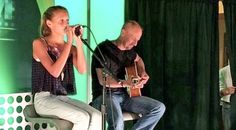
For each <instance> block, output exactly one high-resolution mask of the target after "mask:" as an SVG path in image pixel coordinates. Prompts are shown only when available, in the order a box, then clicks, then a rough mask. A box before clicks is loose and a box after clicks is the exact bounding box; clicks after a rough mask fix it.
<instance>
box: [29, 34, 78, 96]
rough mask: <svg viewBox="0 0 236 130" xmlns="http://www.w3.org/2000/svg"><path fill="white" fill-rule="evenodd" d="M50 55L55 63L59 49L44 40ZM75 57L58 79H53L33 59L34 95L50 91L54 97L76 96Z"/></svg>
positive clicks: (66, 65) (68, 61) (70, 59)
mask: <svg viewBox="0 0 236 130" xmlns="http://www.w3.org/2000/svg"><path fill="white" fill-rule="evenodd" d="M41 39H42V40H44V41H45V44H46V46H47V48H48V54H49V56H50V57H51V59H52V60H53V61H54V62H55V61H56V60H57V58H58V56H59V51H58V50H57V48H55V47H52V46H50V45H49V44H48V43H47V41H46V40H45V39H44V38H41ZM72 59H73V56H72V55H70V56H69V57H68V59H67V62H66V64H65V66H64V68H63V71H62V73H61V75H60V76H59V77H58V78H55V77H53V76H52V75H51V74H50V73H49V72H48V71H47V70H46V69H45V68H44V66H43V65H42V64H41V62H38V61H36V60H35V59H34V58H32V93H33V94H35V93H38V92H41V91H48V92H50V93H51V94H53V95H67V94H76V88H75V78H74V71H73V62H72V61H73V60H72Z"/></svg>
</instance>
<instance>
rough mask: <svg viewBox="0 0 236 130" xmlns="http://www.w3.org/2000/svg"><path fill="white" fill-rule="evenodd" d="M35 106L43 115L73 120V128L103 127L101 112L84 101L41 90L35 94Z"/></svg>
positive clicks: (88, 129) (91, 128) (93, 129)
mask: <svg viewBox="0 0 236 130" xmlns="http://www.w3.org/2000/svg"><path fill="white" fill-rule="evenodd" d="M34 106H35V110H36V112H37V113H38V114H39V115H41V116H56V117H59V118H61V119H65V120H68V121H70V122H72V123H73V124H74V126H73V128H72V130H101V129H102V128H101V127H102V117H101V113H100V112H99V111H98V110H96V109H95V108H93V107H91V106H89V105H88V104H86V103H84V102H82V101H79V100H75V99H72V98H69V97H67V96H55V95H51V94H50V93H49V92H40V93H36V94H35V97H34Z"/></svg>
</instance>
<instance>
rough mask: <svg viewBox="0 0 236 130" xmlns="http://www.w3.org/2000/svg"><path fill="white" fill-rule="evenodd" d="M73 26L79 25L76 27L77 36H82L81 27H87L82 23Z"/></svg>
mask: <svg viewBox="0 0 236 130" xmlns="http://www.w3.org/2000/svg"><path fill="white" fill-rule="evenodd" d="M73 26H77V27H76V28H75V35H76V36H80V35H81V32H80V29H81V28H84V27H86V25H80V24H77V25H73Z"/></svg>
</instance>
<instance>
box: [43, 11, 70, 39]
mask: <svg viewBox="0 0 236 130" xmlns="http://www.w3.org/2000/svg"><path fill="white" fill-rule="evenodd" d="M47 25H48V27H49V28H50V29H51V31H52V33H56V34H61V35H64V34H65V29H66V27H67V26H68V25H69V16H68V13H67V11H65V10H58V11H55V12H54V13H53V16H52V19H51V20H47Z"/></svg>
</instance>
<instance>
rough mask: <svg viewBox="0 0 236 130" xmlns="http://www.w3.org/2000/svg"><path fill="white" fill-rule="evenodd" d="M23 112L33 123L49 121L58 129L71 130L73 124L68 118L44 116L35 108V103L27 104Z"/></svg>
mask: <svg viewBox="0 0 236 130" xmlns="http://www.w3.org/2000/svg"><path fill="white" fill-rule="evenodd" d="M23 114H24V116H25V119H26V120H27V121H29V122H32V123H39V124H42V123H49V124H53V125H54V126H55V127H56V129H57V130H71V129H72V127H73V124H72V123H71V122H69V121H67V120H63V119H59V118H50V117H42V116H40V115H38V114H37V113H36V111H35V109H34V105H33V104H30V105H27V106H25V108H24V110H23Z"/></svg>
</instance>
